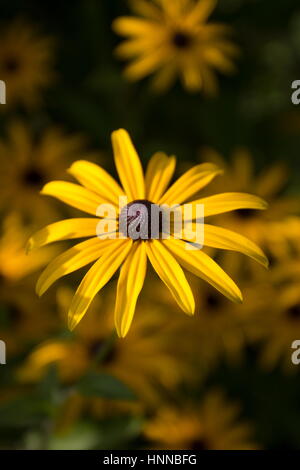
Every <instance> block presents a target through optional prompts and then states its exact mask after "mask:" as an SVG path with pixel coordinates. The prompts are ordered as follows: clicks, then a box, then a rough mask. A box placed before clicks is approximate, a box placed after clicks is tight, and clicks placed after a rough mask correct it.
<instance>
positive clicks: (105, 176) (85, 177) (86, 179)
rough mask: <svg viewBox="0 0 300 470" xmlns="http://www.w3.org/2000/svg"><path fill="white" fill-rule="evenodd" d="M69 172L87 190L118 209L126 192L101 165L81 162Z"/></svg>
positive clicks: (72, 166)
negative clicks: (120, 199)
mask: <svg viewBox="0 0 300 470" xmlns="http://www.w3.org/2000/svg"><path fill="white" fill-rule="evenodd" d="M68 172H69V173H70V174H71V175H72V176H74V177H75V178H76V179H77V180H78V181H79V183H81V184H82V185H83V186H85V187H86V188H87V189H89V190H90V191H93V192H95V193H97V194H99V196H100V197H101V198H103V199H106V200H108V201H110V202H111V203H112V204H114V205H115V206H117V207H118V205H119V197H120V196H124V192H123V190H122V188H121V187H120V186H119V185H118V183H117V182H116V181H115V179H114V178H113V177H112V176H110V174H109V173H107V171H105V170H104V169H103V168H101V167H100V166H99V165H96V164H95V163H91V162H88V161H85V160H79V161H77V162H74V163H73V165H71V167H70V168H69V170H68Z"/></svg>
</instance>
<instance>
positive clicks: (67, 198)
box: [41, 181, 108, 215]
mask: <svg viewBox="0 0 300 470" xmlns="http://www.w3.org/2000/svg"><path fill="white" fill-rule="evenodd" d="M41 193H42V194H45V195H47V196H53V197H55V198H57V199H59V200H60V201H63V202H65V203H66V204H68V205H69V206H72V207H75V208H76V209H79V210H81V211H83V212H87V213H88V214H92V215H96V214H97V208H98V207H99V206H100V204H107V203H108V200H107V199H104V198H101V197H100V196H98V195H97V194H95V193H94V192H92V191H89V190H88V189H86V188H83V187H82V186H79V185H78V184H74V183H68V182H66V181H52V182H51V183H47V184H46V185H45V186H44V187H43V189H42V191H41Z"/></svg>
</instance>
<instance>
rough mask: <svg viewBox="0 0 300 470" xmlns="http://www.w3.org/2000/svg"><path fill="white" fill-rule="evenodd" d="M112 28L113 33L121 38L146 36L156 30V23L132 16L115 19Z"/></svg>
mask: <svg viewBox="0 0 300 470" xmlns="http://www.w3.org/2000/svg"><path fill="white" fill-rule="evenodd" d="M112 28H113V30H114V32H115V33H117V34H120V35H121V36H140V35H141V36H146V35H148V34H149V33H153V32H154V31H156V30H157V29H158V27H157V23H156V22H154V21H149V20H147V19H142V18H134V17H132V16H121V17H119V18H116V19H115V20H114V22H113V24H112Z"/></svg>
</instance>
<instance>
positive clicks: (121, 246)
mask: <svg viewBox="0 0 300 470" xmlns="http://www.w3.org/2000/svg"><path fill="white" fill-rule="evenodd" d="M131 247H132V240H129V239H126V240H114V242H113V243H112V244H111V246H110V248H107V250H106V252H105V253H104V254H103V256H102V257H101V258H100V259H99V260H98V261H96V263H95V264H94V265H93V266H92V267H91V269H90V270H89V271H88V272H87V274H86V275H85V276H84V278H83V279H82V281H81V283H80V285H79V287H78V289H77V291H76V293H75V295H74V297H73V300H72V303H71V306H70V310H69V314H68V323H69V328H70V329H71V330H73V329H74V328H75V327H76V325H77V324H78V323H79V322H80V320H81V319H82V317H83V316H84V314H85V313H86V311H87V309H88V308H89V306H90V304H91V302H92V301H93V299H94V297H95V295H96V294H97V293H98V292H99V291H100V289H102V287H103V286H105V284H107V282H108V281H109V280H110V279H111V277H112V276H113V275H114V273H115V272H116V271H117V269H118V268H119V267H120V265H121V264H122V263H123V261H124V259H125V258H126V256H127V255H128V253H129V251H130V249H131Z"/></svg>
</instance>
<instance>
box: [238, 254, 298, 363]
mask: <svg viewBox="0 0 300 470" xmlns="http://www.w3.org/2000/svg"><path fill="white" fill-rule="evenodd" d="M268 281H269V282H268V283H266V285H265V286H264V287H259V288H258V291H259V290H260V289H263V293H262V294H264V296H265V303H264V305H262V307H261V308H260V309H258V310H257V312H256V314H255V315H252V316H251V317H250V318H249V319H248V322H247V323H246V328H247V329H246V333H247V335H248V336H249V338H250V339H251V341H253V342H254V343H258V345H259V350H260V364H261V365H262V366H263V367H264V368H265V369H267V370H270V369H272V368H274V367H275V366H277V365H280V366H282V368H283V370H284V371H285V372H292V371H294V372H296V371H297V370H298V367H299V366H297V365H294V364H293V362H292V353H293V349H292V343H293V342H294V341H295V340H300V257H299V256H298V257H296V258H293V259H290V260H289V259H287V260H285V261H281V262H280V263H279V264H278V265H277V266H275V267H274V268H273V269H272V270H270V272H269V277H268ZM274 299H275V300H274Z"/></svg>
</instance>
